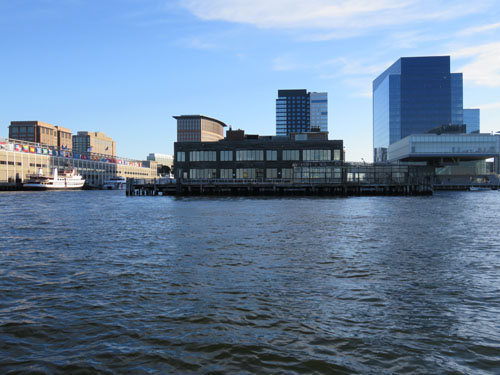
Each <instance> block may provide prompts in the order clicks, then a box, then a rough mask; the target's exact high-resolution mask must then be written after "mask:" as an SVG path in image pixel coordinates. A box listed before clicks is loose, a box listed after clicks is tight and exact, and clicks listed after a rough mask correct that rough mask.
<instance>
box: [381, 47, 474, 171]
mask: <svg viewBox="0 0 500 375" xmlns="http://www.w3.org/2000/svg"><path fill="white" fill-rule="evenodd" d="M463 115H464V112H463V82H462V73H450V57H449V56H431V57H402V58H400V59H399V60H397V61H396V62H395V63H394V64H392V65H391V66H390V67H389V68H388V69H387V70H386V71H384V72H383V73H382V74H381V75H380V76H378V77H377V78H376V79H375V80H374V81H373V160H374V161H375V162H381V161H386V160H387V148H388V147H389V145H390V144H392V143H394V142H396V141H398V140H400V139H402V138H405V137H407V136H409V135H411V134H421V133H425V132H426V131H428V130H430V129H433V128H436V127H437V126H441V125H458V124H463V123H464V119H463Z"/></svg>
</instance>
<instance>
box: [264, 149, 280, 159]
mask: <svg viewBox="0 0 500 375" xmlns="http://www.w3.org/2000/svg"><path fill="white" fill-rule="evenodd" d="M266 160H278V151H276V150H266Z"/></svg>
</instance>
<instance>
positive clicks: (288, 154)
mask: <svg viewBox="0 0 500 375" xmlns="http://www.w3.org/2000/svg"><path fill="white" fill-rule="evenodd" d="M299 156H300V154H299V150H283V160H300V159H299Z"/></svg>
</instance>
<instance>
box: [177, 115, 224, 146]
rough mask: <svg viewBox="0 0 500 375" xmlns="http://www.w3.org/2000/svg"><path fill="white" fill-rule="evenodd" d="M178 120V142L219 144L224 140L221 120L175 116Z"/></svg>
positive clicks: (206, 117)
mask: <svg viewBox="0 0 500 375" xmlns="http://www.w3.org/2000/svg"><path fill="white" fill-rule="evenodd" d="M173 117H174V118H175V119H176V120H177V142H217V141H219V140H221V139H224V128H225V127H226V126H227V125H226V124H225V123H223V122H222V121H220V120H217V119H215V118H211V117H208V116H203V115H182V116H173Z"/></svg>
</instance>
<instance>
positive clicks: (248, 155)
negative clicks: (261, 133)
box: [236, 150, 264, 161]
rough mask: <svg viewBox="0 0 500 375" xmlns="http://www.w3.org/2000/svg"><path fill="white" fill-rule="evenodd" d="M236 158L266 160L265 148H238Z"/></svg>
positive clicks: (239, 159) (238, 159)
mask: <svg viewBox="0 0 500 375" xmlns="http://www.w3.org/2000/svg"><path fill="white" fill-rule="evenodd" d="M236 160H237V161H241V160H249V161H253V160H264V150H237V151H236Z"/></svg>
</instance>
